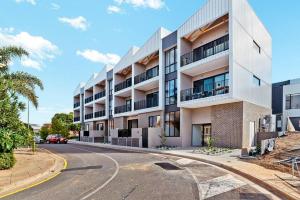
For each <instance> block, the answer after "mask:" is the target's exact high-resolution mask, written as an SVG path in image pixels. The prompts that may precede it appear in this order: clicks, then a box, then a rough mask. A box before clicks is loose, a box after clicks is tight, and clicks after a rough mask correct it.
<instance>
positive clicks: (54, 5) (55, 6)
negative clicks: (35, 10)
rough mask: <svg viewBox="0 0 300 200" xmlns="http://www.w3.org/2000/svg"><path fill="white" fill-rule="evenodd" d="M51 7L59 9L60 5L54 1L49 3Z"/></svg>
mask: <svg viewBox="0 0 300 200" xmlns="http://www.w3.org/2000/svg"><path fill="white" fill-rule="evenodd" d="M51 9H52V10H59V9H60V5H58V4H56V3H51Z"/></svg>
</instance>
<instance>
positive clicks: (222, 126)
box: [211, 102, 243, 148]
mask: <svg viewBox="0 0 300 200" xmlns="http://www.w3.org/2000/svg"><path fill="white" fill-rule="evenodd" d="M211 111H212V112H211V124H212V130H211V133H212V138H214V144H215V145H216V146H219V147H230V148H241V147H242V133H243V102H238V103H230V104H222V105H217V106H212V109H211Z"/></svg>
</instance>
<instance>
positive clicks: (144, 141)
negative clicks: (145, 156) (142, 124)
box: [142, 128, 148, 148]
mask: <svg viewBox="0 0 300 200" xmlns="http://www.w3.org/2000/svg"><path fill="white" fill-rule="evenodd" d="M142 145H143V148H148V128H143V129H142Z"/></svg>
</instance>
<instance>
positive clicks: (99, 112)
mask: <svg viewBox="0 0 300 200" xmlns="http://www.w3.org/2000/svg"><path fill="white" fill-rule="evenodd" d="M94 116H95V118H98V117H104V116H105V110H100V111H97V112H95V113H94Z"/></svg>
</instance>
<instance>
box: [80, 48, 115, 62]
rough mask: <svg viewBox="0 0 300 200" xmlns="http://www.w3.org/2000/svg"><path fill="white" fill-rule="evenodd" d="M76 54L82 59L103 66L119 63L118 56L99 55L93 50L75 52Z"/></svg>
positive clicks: (109, 54) (110, 54)
mask: <svg viewBox="0 0 300 200" xmlns="http://www.w3.org/2000/svg"><path fill="white" fill-rule="evenodd" d="M76 54H77V55H79V56H82V57H84V58H85V59H87V60H90V61H92V62H96V63H102V64H105V65H115V64H117V63H118V62H119V61H120V56H118V55H116V54H112V53H106V54H105V53H101V52H99V51H96V50H93V49H85V50H83V51H79V50H78V51H76Z"/></svg>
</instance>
